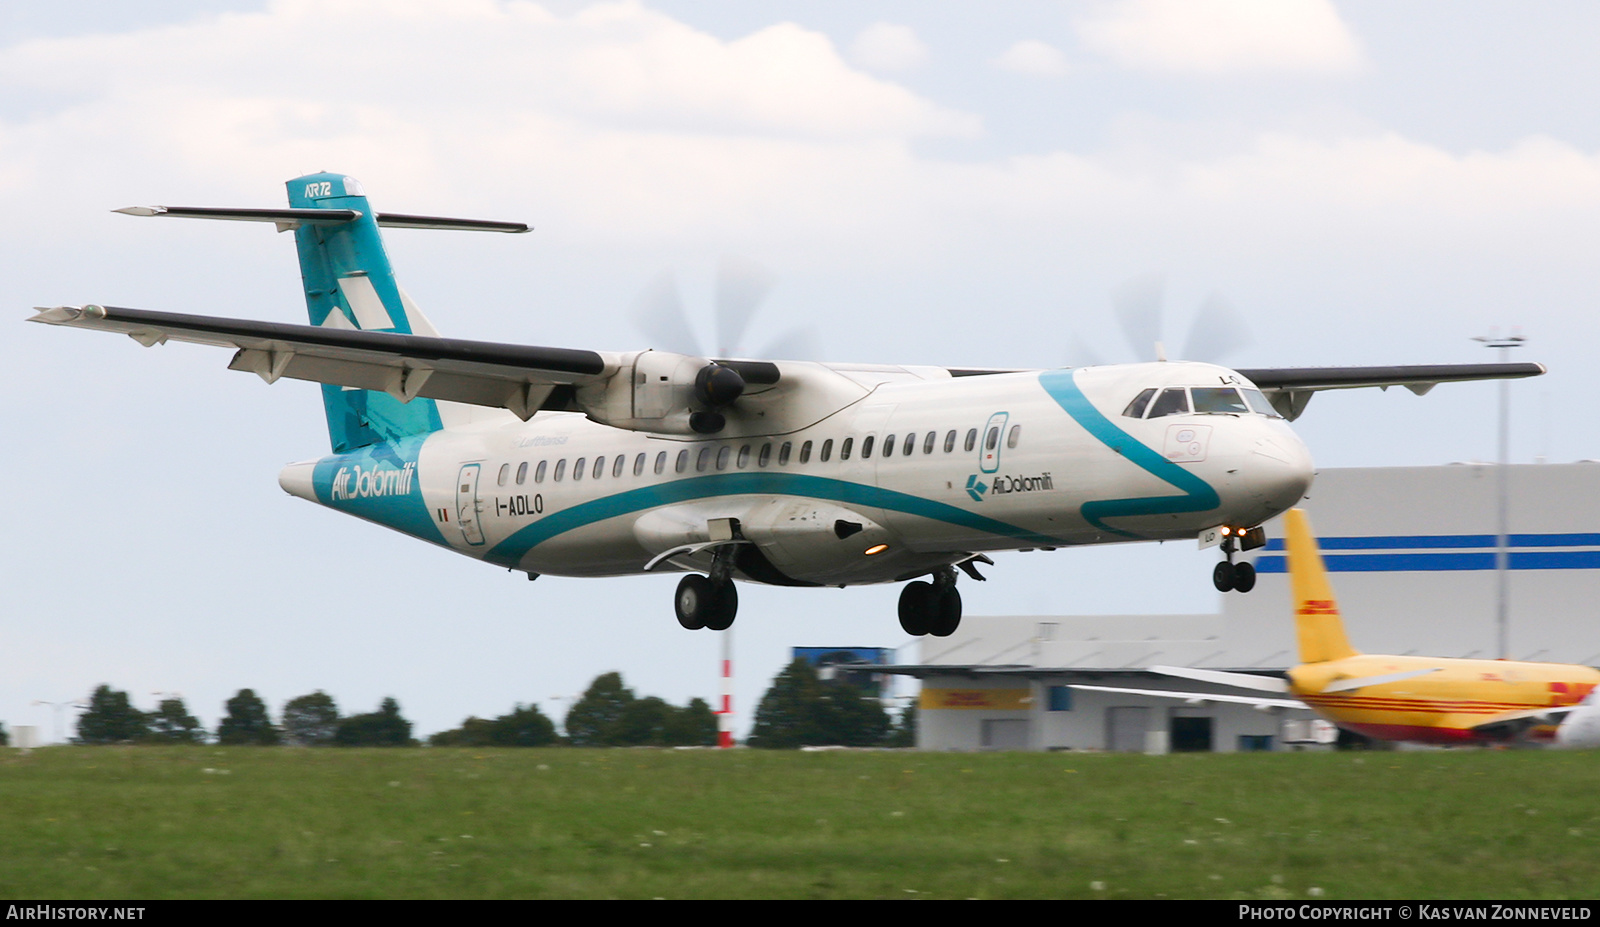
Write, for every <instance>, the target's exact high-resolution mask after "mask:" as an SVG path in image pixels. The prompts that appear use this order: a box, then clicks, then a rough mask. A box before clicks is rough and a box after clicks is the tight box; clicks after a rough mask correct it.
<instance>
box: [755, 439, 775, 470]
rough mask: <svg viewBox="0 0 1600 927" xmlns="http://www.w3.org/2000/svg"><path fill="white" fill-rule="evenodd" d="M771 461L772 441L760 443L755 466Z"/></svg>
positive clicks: (762, 465)
mask: <svg viewBox="0 0 1600 927" xmlns="http://www.w3.org/2000/svg"><path fill="white" fill-rule="evenodd" d="M771 462H772V442H771V441H768V442H767V443H766V444H763V445H761V453H760V454H759V455H758V456H757V457H756V466H758V467H765V466H766V465H767V464H769V463H771Z"/></svg>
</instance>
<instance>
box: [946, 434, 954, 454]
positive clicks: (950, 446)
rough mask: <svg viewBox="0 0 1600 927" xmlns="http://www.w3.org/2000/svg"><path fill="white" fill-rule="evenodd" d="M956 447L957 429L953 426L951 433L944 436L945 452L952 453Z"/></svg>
mask: <svg viewBox="0 0 1600 927" xmlns="http://www.w3.org/2000/svg"><path fill="white" fill-rule="evenodd" d="M955 449H956V433H955V429H953V428H952V429H951V430H950V433H949V434H947V435H945V436H944V452H945V453H946V454H948V453H950V452H951V451H953V450H955Z"/></svg>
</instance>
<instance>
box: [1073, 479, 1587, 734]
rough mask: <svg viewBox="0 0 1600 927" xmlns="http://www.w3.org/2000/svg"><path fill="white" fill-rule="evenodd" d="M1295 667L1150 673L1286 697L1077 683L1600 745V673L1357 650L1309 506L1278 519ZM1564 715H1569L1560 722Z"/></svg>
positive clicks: (1424, 730)
mask: <svg viewBox="0 0 1600 927" xmlns="http://www.w3.org/2000/svg"><path fill="white" fill-rule="evenodd" d="M1284 524H1285V542H1284V544H1285V547H1286V548H1287V549H1288V555H1289V580H1290V586H1291V589H1292V595H1293V600H1294V614H1295V629H1296V634H1297V636H1298V638H1299V642H1300V665H1298V666H1295V667H1293V668H1292V669H1290V670H1289V672H1288V674H1287V679H1281V678H1278V677H1275V676H1258V675H1255V674H1251V673H1230V672H1223V671H1220V670H1206V669H1196V668H1191V667H1176V666H1152V667H1150V669H1151V671H1152V672H1156V673H1161V674H1163V675H1169V676H1176V677H1181V678H1186V679H1193V680H1197V681H1205V682H1210V683H1216V684H1220V685H1226V686H1234V687H1237V688H1241V689H1253V690H1257V691H1262V692H1272V693H1280V694H1283V695H1287V696H1289V698H1266V697H1252V696H1229V695H1208V694H1204V693H1198V692H1172V691H1164V690H1153V689H1119V688H1111V687H1105V686H1075V687H1074V688H1080V689H1092V690H1098V691H1109V692H1124V693H1131V694H1139V695H1151V696H1159V697H1163V698H1178V699H1183V700H1185V701H1225V702H1234V703H1242V704H1249V705H1254V706H1255V707H1258V708H1263V709H1271V708H1310V709H1311V710H1312V711H1314V712H1316V713H1317V714H1318V715H1321V716H1322V717H1323V718H1326V719H1327V720H1329V721H1331V722H1333V723H1334V724H1336V725H1338V726H1339V727H1342V728H1345V729H1346V730H1350V731H1354V732H1356V733H1358V734H1363V735H1366V736H1367V737H1371V738H1373V739H1375V740H1394V741H1408V742H1414V743H1426V744H1447V745H1464V744H1487V743H1520V742H1524V741H1548V740H1551V739H1552V738H1553V739H1554V740H1556V741H1557V742H1558V743H1560V744H1562V745H1565V746H1600V710H1597V709H1600V701H1597V699H1596V698H1595V693H1596V686H1597V685H1600V670H1596V669H1594V668H1593V667H1588V666H1577V665H1572V664H1566V663H1523V662H1516V661H1511V660H1467V659H1453V658H1448V657H1418V656H1393V655H1387V654H1375V653H1373V654H1368V653H1361V652H1359V651H1357V650H1355V649H1354V648H1352V647H1351V646H1350V642H1349V640H1348V639H1347V638H1346V637H1345V632H1344V620H1343V617H1342V615H1341V613H1340V611H1339V604H1338V602H1337V601H1335V599H1334V597H1333V586H1332V584H1331V583H1329V581H1328V570H1327V566H1326V565H1325V564H1324V563H1323V560H1322V554H1321V552H1320V550H1319V549H1318V547H1317V540H1316V537H1315V536H1313V535H1312V533H1311V522H1310V519H1308V518H1307V517H1306V514H1305V512H1303V511H1301V510H1300V509H1291V510H1290V511H1289V512H1288V513H1287V514H1286V515H1285V516H1284ZM1563 716H1565V718H1563Z"/></svg>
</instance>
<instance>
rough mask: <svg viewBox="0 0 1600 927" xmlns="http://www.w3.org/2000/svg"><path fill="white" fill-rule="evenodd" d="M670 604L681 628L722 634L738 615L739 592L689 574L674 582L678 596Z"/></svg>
mask: <svg viewBox="0 0 1600 927" xmlns="http://www.w3.org/2000/svg"><path fill="white" fill-rule="evenodd" d="M672 604H673V607H674V608H675V609H676V610H677V612H678V623H679V624H681V625H683V626H684V627H685V628H688V629H689V630H691V631H698V630H700V629H701V628H710V629H711V630H713V631H726V630H728V628H729V627H731V626H732V625H733V619H734V616H735V615H737V614H739V590H737V589H735V588H734V586H733V583H717V582H716V581H715V580H712V579H711V578H710V577H706V576H701V575H700V574H699V573H690V574H689V575H688V576H685V577H684V578H683V579H681V580H679V581H678V594H677V595H676V596H674V597H673V600H672Z"/></svg>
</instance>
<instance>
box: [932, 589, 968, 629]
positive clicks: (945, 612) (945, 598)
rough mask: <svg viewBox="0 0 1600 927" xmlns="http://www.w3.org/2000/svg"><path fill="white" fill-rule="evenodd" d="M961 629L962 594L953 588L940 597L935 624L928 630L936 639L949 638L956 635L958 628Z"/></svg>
mask: <svg viewBox="0 0 1600 927" xmlns="http://www.w3.org/2000/svg"><path fill="white" fill-rule="evenodd" d="M959 627H961V593H959V592H957V591H956V587H954V586H951V587H950V588H949V589H946V590H945V591H944V592H942V593H940V594H939V596H938V607H937V608H936V609H935V611H934V615H933V623H932V625H931V626H930V627H929V628H928V633H929V634H932V635H933V636H934V637H949V636H950V635H952V634H954V633H956V628H959Z"/></svg>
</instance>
